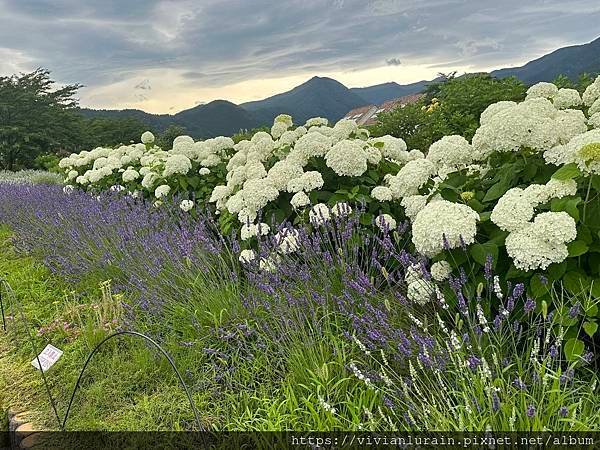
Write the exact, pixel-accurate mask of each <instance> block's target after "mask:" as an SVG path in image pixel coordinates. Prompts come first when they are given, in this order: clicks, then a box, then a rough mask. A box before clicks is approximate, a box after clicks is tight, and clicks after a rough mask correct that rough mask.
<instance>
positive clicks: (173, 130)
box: [134, 125, 186, 149]
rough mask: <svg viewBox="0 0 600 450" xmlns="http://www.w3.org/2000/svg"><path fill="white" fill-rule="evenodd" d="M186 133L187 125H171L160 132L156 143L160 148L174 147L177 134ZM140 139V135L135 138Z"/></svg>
mask: <svg viewBox="0 0 600 450" xmlns="http://www.w3.org/2000/svg"><path fill="white" fill-rule="evenodd" d="M185 134H186V129H185V127H182V126H179V125H169V126H168V127H167V129H166V130H165V131H163V132H162V133H160V135H159V136H158V138H157V139H156V145H158V146H159V147H160V148H164V149H169V148H173V141H174V140H175V138H176V137H177V136H183V135H185ZM138 139H139V136H138V137H137V138H135V139H134V140H135V142H137V140H138Z"/></svg>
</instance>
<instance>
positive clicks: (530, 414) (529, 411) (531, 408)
mask: <svg viewBox="0 0 600 450" xmlns="http://www.w3.org/2000/svg"><path fill="white" fill-rule="evenodd" d="M534 416H535V406H533V405H529V406H528V407H527V417H529V418H531V417H534Z"/></svg>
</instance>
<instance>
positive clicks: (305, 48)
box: [0, 0, 600, 87]
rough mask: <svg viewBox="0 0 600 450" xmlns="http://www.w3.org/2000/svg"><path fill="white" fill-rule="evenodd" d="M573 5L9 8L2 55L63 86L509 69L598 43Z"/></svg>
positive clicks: (8, 2) (82, 4)
mask: <svg viewBox="0 0 600 450" xmlns="http://www.w3.org/2000/svg"><path fill="white" fill-rule="evenodd" d="M575 4H576V7H569V8H568V9H566V8H565V7H564V2H562V1H559V0H537V1H536V0H534V1H530V2H523V1H522V0H506V1H503V2H498V1H496V0H480V1H476V0H466V1H465V0H431V1H427V2H424V1H421V0H286V1H285V2H282V1H275V0H255V1H252V2H249V1H247V0H202V1H193V0H132V1H127V2H123V1H120V0H103V1H102V2H98V1H91V0H52V1H50V0H37V1H33V0H32V1H22V0H0V11H1V14H0V50H1V49H2V48H4V49H9V50H10V52H9V54H12V53H16V52H18V53H19V54H21V55H24V60H27V61H29V64H30V65H31V66H32V67H35V66H43V67H48V68H49V69H51V70H52V71H53V72H54V74H55V76H56V77H57V78H59V79H60V80H61V81H64V82H80V83H83V84H85V85H87V86H90V87H94V86H98V85H103V84H108V83H113V82H117V81H122V80H127V79H130V78H133V77H138V78H137V79H138V80H139V77H140V75H141V73H142V72H143V71H145V70H148V69H167V68H170V69H178V70H181V71H182V72H183V78H184V80H185V82H187V83H194V85H196V86H202V87H211V86H222V85H226V84H229V83H233V82H239V81H243V80H245V79H249V78H272V77H280V76H288V75H295V74H300V73H305V72H312V73H313V74H317V75H318V74H320V73H324V72H331V71H352V70H359V69H364V68H369V67H377V66H381V65H382V62H384V61H385V63H386V64H388V65H398V64H399V63H400V61H402V63H403V64H415V63H419V64H426V65H430V66H435V65H445V66H448V65H449V64H450V65H453V64H455V65H457V66H458V65H465V64H473V65H478V66H482V67H483V66H492V67H493V66H496V67H501V66H504V65H507V64H511V63H512V62H514V61H516V62H521V61H523V60H526V59H530V58H533V57H536V56H539V55H540V54H542V53H544V52H546V51H548V50H551V49H552V48H553V47H554V48H556V47H559V46H562V45H567V44H571V43H582V42H587V41H590V40H592V39H594V38H595V37H597V35H596V33H597V23H598V20H599V19H600V5H599V4H598V3H597V1H595V0H576V2H575ZM0 67H12V66H11V65H10V64H8V65H6V64H5V65H3V66H0ZM151 81H152V80H151V79H150V80H149V83H148V85H150V82H151ZM133 85H135V83H132V86H133Z"/></svg>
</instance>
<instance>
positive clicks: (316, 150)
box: [293, 131, 333, 161]
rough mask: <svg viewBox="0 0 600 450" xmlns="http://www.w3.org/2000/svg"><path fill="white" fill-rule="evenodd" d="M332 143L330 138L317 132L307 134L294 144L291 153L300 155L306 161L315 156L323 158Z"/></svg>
mask: <svg viewBox="0 0 600 450" xmlns="http://www.w3.org/2000/svg"><path fill="white" fill-rule="evenodd" d="M332 145H333V142H332V140H331V138H330V137H328V136H324V135H323V134H321V133H318V132H312V131H311V132H309V133H306V134H305V135H304V136H302V137H300V138H299V139H298V140H297V141H296V143H295V144H294V150H293V153H298V154H300V155H301V156H302V157H303V158H304V159H305V160H306V161H308V160H309V159H310V158H313V157H316V156H325V155H326V154H327V152H328V151H329V150H330V149H331V146H332Z"/></svg>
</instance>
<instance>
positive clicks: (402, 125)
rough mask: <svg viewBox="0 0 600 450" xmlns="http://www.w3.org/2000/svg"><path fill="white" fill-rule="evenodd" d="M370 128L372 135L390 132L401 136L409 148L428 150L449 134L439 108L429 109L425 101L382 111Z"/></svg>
mask: <svg viewBox="0 0 600 450" xmlns="http://www.w3.org/2000/svg"><path fill="white" fill-rule="evenodd" d="M369 130H370V132H371V135H372V136H383V135H386V134H389V135H391V136H396V137H400V138H402V139H404V141H405V142H406V145H407V146H408V148H409V150H410V149H419V150H427V149H428V148H429V146H430V145H431V144H433V143H434V142H435V141H437V140H438V139H441V138H442V137H443V136H445V135H447V134H449V129H448V126H447V125H446V123H445V122H444V118H443V117H442V115H441V114H440V110H439V108H436V109H433V110H431V111H429V110H428V109H427V105H426V104H425V102H424V101H419V102H416V103H412V104H409V105H406V106H404V107H402V108H396V109H394V110H392V111H389V112H384V113H381V114H380V116H379V122H378V123H377V124H376V125H373V126H371V127H370V128H369Z"/></svg>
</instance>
